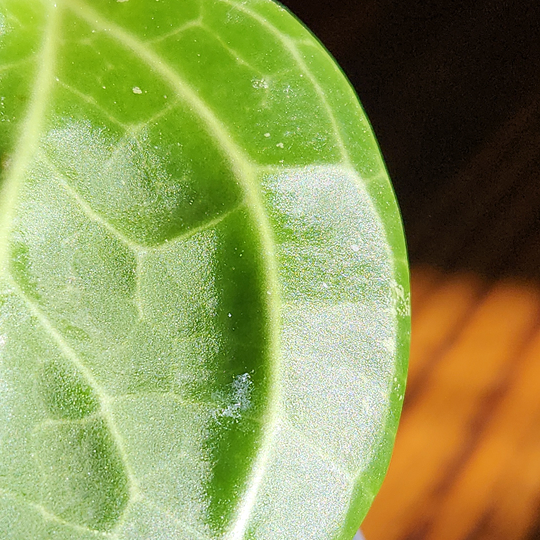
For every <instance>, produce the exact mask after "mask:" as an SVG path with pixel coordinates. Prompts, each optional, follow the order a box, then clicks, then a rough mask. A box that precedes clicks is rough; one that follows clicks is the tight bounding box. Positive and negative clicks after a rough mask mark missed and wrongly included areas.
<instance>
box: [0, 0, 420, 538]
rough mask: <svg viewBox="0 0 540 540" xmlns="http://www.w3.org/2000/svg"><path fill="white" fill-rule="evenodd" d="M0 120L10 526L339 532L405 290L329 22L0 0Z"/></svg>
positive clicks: (3, 421) (398, 353)
mask: <svg viewBox="0 0 540 540" xmlns="http://www.w3.org/2000/svg"><path fill="white" fill-rule="evenodd" d="M0 121H1V125H2V130H1V132H0V159H1V163H2V169H1V195H0V530H2V531H4V533H3V534H4V536H3V537H4V538H8V539H10V540H15V539H16V540H19V539H23V538H24V539H27V538H32V539H35V540H39V539H48V538H55V539H74V540H87V539H92V538H110V539H111V540H128V539H129V540H139V539H140V540H143V539H144V540H150V539H165V538H167V539H170V538H175V539H179V540H180V539H181V540H184V539H185V540H188V539H193V540H195V539H197V540H205V539H206V540H217V539H223V540H244V539H245V540H247V539H264V540H283V539H289V540H290V539H300V538H302V539H312V540H337V539H343V540H348V539H349V538H351V537H352V535H353V534H354V530H355V529H356V528H357V526H358V525H359V523H360V520H361V518H362V517H363V515H364V514H365V512H366V511H367V508H368V507H369V504H370V502H371V500H372V498H373V496H374V493H375V492H376V490H377V489H378V486H379V484H380V482H381V481H382V477H383V475H384V472H385V470H386V466H387V461H388V458H389V453H390V449H391V446H392V443H393V438H394V434H395V429H396V424H397V419H398V416H399V412H400V409H401V400H402V398H403V390H404V378H405V369H406V367H405V366H406V357H407V348H408V324H409V308H408V305H409V304H408V301H409V293H408V281H407V264H406V258H405V248H404V242H403V237H402V230H401V224H400V220H399V214H398V211H397V207H396V203H395V200H394V196H393V193H392V190H391V187H390V184H389V181H388V179H387V176H386V172H385V170H384V165H383V163H382V160H381V157H380V155H379V151H378V148H377V145H376V142H375V140H374V138H373V135H372V133H371V129H370V127H369V125H368V123H367V120H366V118H365V116H364V114H363V112H362V110H361V108H360V106H359V104H358V101H357V99H356V97H355V95H354V93H353V91H352V90H351V88H350V86H349V84H348V82H347V81H346V79H345V78H344V77H343V75H342V74H341V72H340V71H339V68H337V67H336V65H335V64H334V62H333V61H332V59H331V58H330V57H329V55H328V54H327V53H326V51H325V50H324V49H323V47H322V46H321V45H320V44H319V43H318V42H317V41H316V39H315V38H313V37H312V36H311V35H310V34H309V32H308V31H306V30H305V28H304V27H303V26H302V25H301V24H299V23H298V22H297V21H296V20H295V19H294V17H292V16H291V15H290V14H289V13H288V12H287V11H285V10H284V9H283V8H281V7H280V6H278V5H277V4H275V3H273V2H271V1H270V0H249V1H240V0H182V1H181V2H174V1H172V0H170V1H165V0H162V1H157V0H156V1H151V0H139V1H136V0H117V1H113V0H54V1H53V0H47V1H46V0H0ZM6 534H7V536H5V535H6Z"/></svg>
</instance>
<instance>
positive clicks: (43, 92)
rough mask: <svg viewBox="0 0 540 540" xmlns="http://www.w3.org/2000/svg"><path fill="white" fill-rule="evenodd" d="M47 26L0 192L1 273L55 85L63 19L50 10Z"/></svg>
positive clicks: (4, 268) (56, 10) (5, 266)
mask: <svg viewBox="0 0 540 540" xmlns="http://www.w3.org/2000/svg"><path fill="white" fill-rule="evenodd" d="M46 18H47V25H46V26H45V29H44V32H43V41H42V43H41V49H40V51H39V53H38V54H37V56H36V65H37V75H36V79H35V83H34V87H33V89H32V93H31V97H30V104H29V107H28V111H27V114H26V116H25V118H24V120H23V121H22V123H21V126H20V134H19V138H18V141H17V143H16V145H15V150H14V154H13V158H12V161H11V164H10V166H9V168H8V169H7V174H6V178H5V181H4V185H3V186H2V191H1V192H0V208H2V210H3V212H2V217H1V218H0V272H1V273H6V272H7V268H8V248H9V241H8V238H9V233H10V230H11V225H12V222H13V217H14V213H15V210H16V201H17V199H18V194H19V189H20V186H21V184H22V182H23V179H24V175H25V173H26V171H27V169H28V164H29V163H30V161H31V160H32V157H33V155H34V153H35V152H36V150H37V147H38V144H39V139H40V137H41V131H42V127H43V123H44V118H45V111H46V110H47V101H48V98H49V96H50V91H51V89H52V86H53V81H54V71H55V66H56V40H57V37H58V31H59V22H60V15H59V12H58V9H56V8H55V7H53V6H51V7H50V9H49V12H48V14H47V17H46Z"/></svg>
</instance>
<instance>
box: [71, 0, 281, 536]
mask: <svg viewBox="0 0 540 540" xmlns="http://www.w3.org/2000/svg"><path fill="white" fill-rule="evenodd" d="M67 7H68V8H69V9H70V10H72V11H73V12H74V13H75V14H76V15H77V16H79V17H80V18H81V19H83V20H85V21H86V22H87V23H88V24H90V25H91V26H93V27H94V28H96V29H99V30H100V31H102V32H105V33H107V34H108V35H110V36H111V37H112V38H113V39H115V40H116V41H117V42H118V43H120V44H121V45H122V46H124V47H125V48H127V49H129V50H131V51H132V52H134V53H135V54H136V55H137V56H138V57H139V58H140V59H141V60H143V61H144V62H145V63H146V64H147V65H148V66H149V68H150V69H152V71H154V72H155V73H156V74H157V75H159V76H160V77H161V78H162V79H163V80H164V81H166V82H167V83H168V84H169V85H170V86H171V87H172V88H173V89H174V91H175V92H176V94H177V96H178V97H179V98H181V99H182V100H184V102H185V103H187V104H188V105H189V106H190V108H191V110H192V111H193V112H195V113H196V114H197V115H198V117H199V118H200V120H201V121H202V123H203V124H204V125H205V126H206V128H207V130H208V133H209V134H210V135H211V136H212V137H213V138H214V140H215V142H216V144H217V145H218V146H219V148H220V149H221V151H222V153H223V155H224V157H225V158H226V159H227V160H228V161H229V164H230V166H231V169H232V170H233V171H234V173H235V175H236V177H237V178H238V180H239V182H240V183H241V185H242V187H243V189H244V193H245V196H246V204H247V206H248V208H249V209H250V210H251V212H252V215H253V218H254V220H255V221H256V222H257V225H258V229H259V234H260V242H261V247H262V255H263V257H264V260H265V266H266V280H267V284H266V286H267V289H271V290H273V294H272V295H271V296H269V297H268V298H267V302H268V304H267V305H268V315H269V317H268V320H269V321H270V322H269V328H270V335H271V339H270V343H271V346H270V351H269V356H270V358H272V364H271V366H272V374H271V378H272V390H271V395H270V398H269V418H270V420H269V422H268V425H267V426H266V429H265V431H264V432H263V437H262V439H263V440H262V443H261V446H260V450H259V453H258V456H257V460H256V462H255V464H254V466H253V470H252V474H251V476H250V478H249V479H248V481H247V487H246V489H245V491H244V493H243V495H242V497H241V500H240V503H239V508H238V511H237V516H236V518H235V520H234V522H233V524H232V527H231V532H230V534H229V535H228V537H229V538H230V540H236V539H239V538H242V537H243V536H244V533H245V530H246V529H247V526H248V523H249V521H250V518H251V515H252V513H253V510H254V507H255V502H256V499H257V496H258V493H259V491H260V488H261V486H262V482H263V479H264V477H265V474H266V470H267V468H268V465H269V461H270V454H271V448H272V445H273V441H274V438H275V434H276V432H277V429H278V423H279V404H280V397H281V396H280V383H279V380H280V378H281V369H280V359H281V354H280V319H281V317H280V307H279V298H280V288H279V278H278V268H277V257H276V248H275V242H274V238H273V231H272V228H271V225H270V222H269V219H268V216H267V214H266V210H265V208H264V204H263V202H262V200H261V195H260V192H259V187H258V185H257V183H256V180H255V178H256V175H257V167H256V164H255V163H253V162H252V160H251V159H250V157H249V156H248V155H247V154H246V153H245V152H244V150H243V149H242V148H241V147H240V146H239V145H238V144H237V143H236V141H235V140H234V137H233V136H232V135H231V133H230V132H229V130H228V129H227V128H226V126H225V125H224V124H223V122H222V121H221V120H220V119H219V118H218V116H217V115H216V114H215V112H214V111H213V110H212V109H211V108H210V107H209V106H208V104H207V103H205V102H204V100H202V99H201V98H200V97H199V96H198V95H197V93H196V91H195V90H194V89H193V88H192V87H191V86H190V85H189V84H188V83H187V82H186V81H185V80H184V79H183V77H182V76H181V75H180V74H179V73H178V72H177V71H176V70H175V69H174V68H173V67H172V66H170V65H169V64H168V63H167V62H166V61H165V60H164V59H163V58H161V56H160V55H159V54H157V53H156V52H155V51H153V50H152V49H151V48H149V46H148V45H147V44H146V43H144V42H142V41H141V40H140V39H138V38H137V37H136V36H134V35H132V34H131V33H129V32H128V31H127V30H125V29H124V28H122V27H121V26H119V25H117V24H115V23H114V22H112V21H110V20H107V19H105V18H103V17H102V16H101V15H100V14H99V13H98V12H96V11H95V10H94V9H92V8H91V7H90V6H88V5H87V4H85V3H84V2H82V1H81V0H70V2H69V3H68V4H67Z"/></svg>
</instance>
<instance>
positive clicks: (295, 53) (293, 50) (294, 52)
mask: <svg viewBox="0 0 540 540" xmlns="http://www.w3.org/2000/svg"><path fill="white" fill-rule="evenodd" d="M220 1H221V2H224V3H225V4H228V5H229V6H231V7H233V8H236V9H237V10H239V11H242V12H243V13H245V14H246V15H248V16H249V17H251V18H252V19H254V20H256V21H257V22H258V23H259V24H260V25H261V26H263V27H264V28H266V29H267V30H269V31H270V32H271V33H272V34H273V35H274V36H275V37H276V38H277V39H278V40H279V41H281V43H282V44H283V45H284V46H285V48H286V49H288V50H289V52H290V54H291V56H292V57H293V59H294V60H295V61H296V63H297V64H298V67H300V69H301V70H302V71H303V73H304V75H306V77H307V78H308V79H309V81H310V82H311V84H312V85H313V88H314V90H315V92H316V93H317V95H318V96H319V99H320V100H321V103H322V104H323V106H324V109H325V111H326V114H327V116H328V119H329V120H330V123H331V125H332V129H333V130H334V133H335V136H336V142H337V144H338V148H339V151H340V153H341V157H342V160H343V163H344V165H346V166H347V167H351V168H352V164H351V163H352V162H351V158H350V155H349V151H348V150H347V148H346V146H345V142H344V140H343V137H342V135H341V130H340V128H339V126H338V122H337V119H336V116H335V114H334V112H333V110H332V107H330V104H329V103H328V99H327V97H326V94H325V92H324V90H323V88H322V86H321V85H320V84H319V81H318V80H317V79H316V77H315V76H314V75H313V73H312V72H311V70H310V69H309V67H308V65H307V64H306V62H305V60H304V59H303V58H302V54H301V53H300V51H299V50H298V47H297V46H296V43H295V42H294V40H293V39H291V38H289V37H288V36H286V35H285V34H283V33H282V32H280V31H279V29H278V28H276V27H275V26H274V25H273V24H272V23H270V22H269V21H268V20H267V19H265V18H264V17H262V16H261V15H259V14H258V13H255V12H254V11H252V10H251V9H250V8H248V7H247V6H246V5H244V3H241V4H238V3H236V2H234V1H233V0H220Z"/></svg>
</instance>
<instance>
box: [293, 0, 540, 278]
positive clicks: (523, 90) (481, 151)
mask: <svg viewBox="0 0 540 540" xmlns="http://www.w3.org/2000/svg"><path fill="white" fill-rule="evenodd" d="M283 3H284V4H285V5H286V6H287V7H288V8H290V9H291V10H292V11H293V12H294V13H296V14H297V15H298V16H299V17H300V18H301V19H302V20H303V21H304V22H305V23H306V24H307V25H308V26H309V27H310V28H311V29H312V30H313V32H314V33H315V34H316V35H317V36H318V37H319V38H320V39H321V41H323V43H324V44H325V45H326V46H327V48H328V49H329V50H330V51H331V52H332V54H333V55H334V56H335V57H336V58H337V60H338V62H339V63H340V64H341V66H342V67H343V69H344V70H345V72H346V73H347V75H348V76H349V78H350V79H351V81H352V83H353V85H354V86H355V88H356V90H357V93H358V95H359V96H360V99H361V101H362V103H363V105H364V108H365V110H366V112H367V114H368V116H369V118H370V120H371V122H372V124H373V127H374V130H375V132H376V134H377V137H378V140H379V143H380V146H381V149H382V152H383V154H384V156H385V159H386V162H387V166H388V169H389V171H390V175H391V177H392V180H393V183H394V188H395V190H396V193H397V196H398V199H399V202H400V205H401V208H402V213H403V219H404V222H405V227H406V233H407V237H408V242H409V245H410V257H411V262H412V263H429V264H432V265H435V266H437V267H439V268H441V269H444V270H474V271H477V272H479V273H481V274H482V275H485V276H489V277H502V276H508V275H519V276H522V277H527V278H539V277H540V173H539V172H538V171H539V169H540V167H539V165H540V144H539V143H540V39H538V28H540V5H539V4H538V3H537V2H536V1H534V0H525V1H523V2H500V1H498V0H480V1H475V2H473V1H456V2H446V1H443V0H432V1H425V0H412V1H411V2H400V1H398V0H377V1H375V0H364V1H362V2H359V1H358V0H342V1H341V2H328V1H326V0H325V1H321V0H309V1H308V0H284V2H283Z"/></svg>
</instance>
